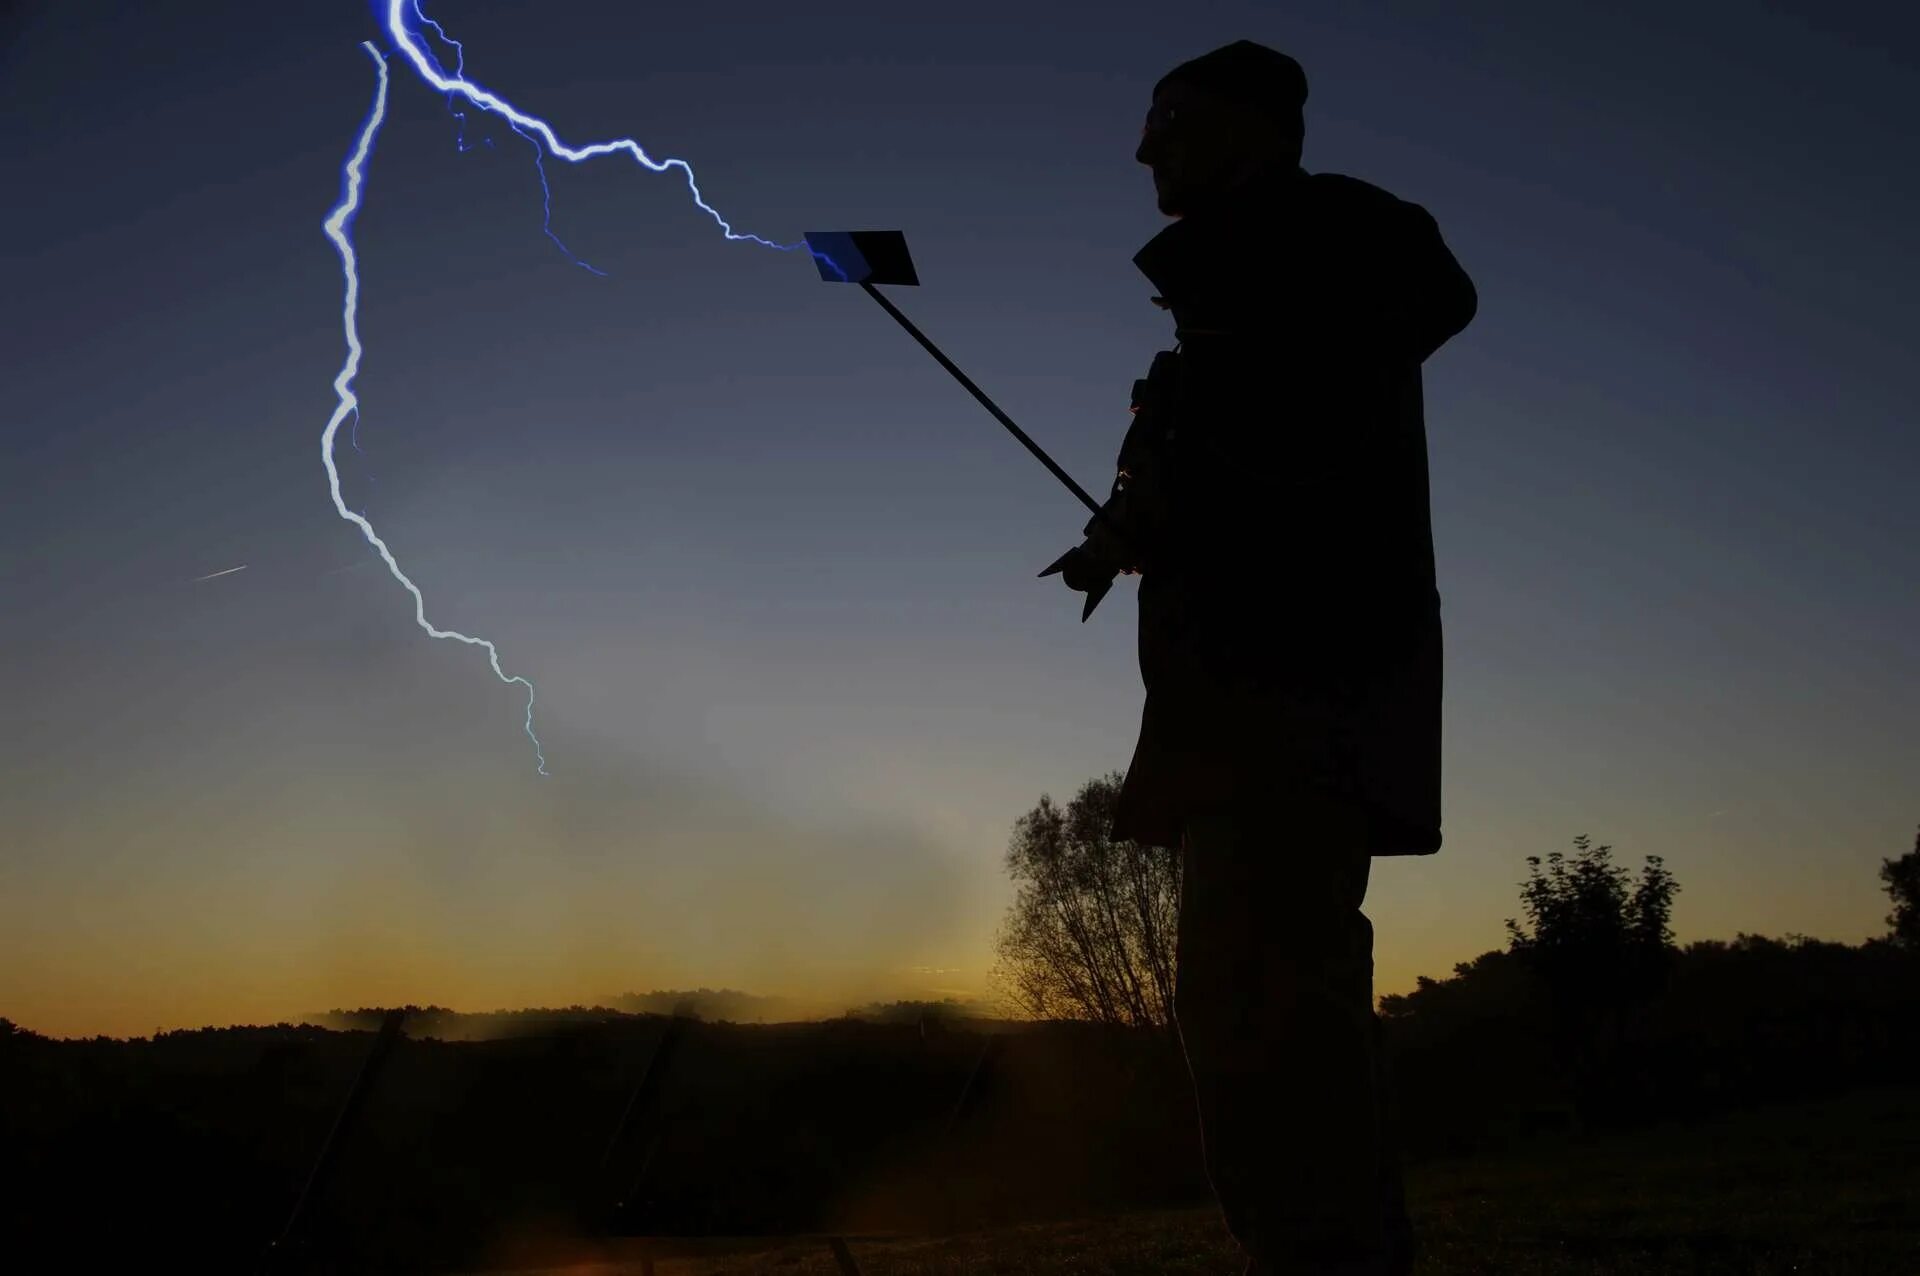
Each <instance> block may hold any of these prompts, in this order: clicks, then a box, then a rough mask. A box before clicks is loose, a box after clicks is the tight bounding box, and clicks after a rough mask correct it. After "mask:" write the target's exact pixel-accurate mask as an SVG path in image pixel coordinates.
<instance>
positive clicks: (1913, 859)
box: [1880, 833, 1920, 949]
mask: <svg viewBox="0 0 1920 1276" xmlns="http://www.w3.org/2000/svg"><path fill="white" fill-rule="evenodd" d="M1880 880H1881V881H1882V882H1883V883H1885V884H1886V889H1887V895H1888V897H1889V898H1891V899H1892V900H1893V911H1892V912H1891V913H1888V914H1887V925H1888V926H1890V927H1892V928H1893V935H1892V938H1893V942H1894V943H1896V944H1901V945H1903V946H1905V947H1908V948H1914V949H1920V833H1915V834H1914V835H1913V849H1912V850H1910V851H1908V852H1907V853H1906V854H1905V855H1902V856H1901V857H1900V858H1899V859H1897V860H1882V861H1880Z"/></svg>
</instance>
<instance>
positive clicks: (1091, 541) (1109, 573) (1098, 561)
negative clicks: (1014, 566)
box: [1040, 518, 1135, 624]
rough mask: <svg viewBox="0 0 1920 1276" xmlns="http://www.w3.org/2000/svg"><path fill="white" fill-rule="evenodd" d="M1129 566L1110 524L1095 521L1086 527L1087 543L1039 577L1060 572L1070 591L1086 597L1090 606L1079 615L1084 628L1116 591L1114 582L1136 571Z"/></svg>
mask: <svg viewBox="0 0 1920 1276" xmlns="http://www.w3.org/2000/svg"><path fill="white" fill-rule="evenodd" d="M1130 562H1131V558H1130V556H1129V555H1128V553H1127V552H1126V550H1125V549H1124V548H1122V546H1121V543H1120V539H1119V537H1118V536H1116V535H1115V534H1114V532H1113V529H1112V527H1111V526H1110V525H1109V523H1108V520H1107V519H1106V518H1095V519H1094V520H1093V521H1092V522H1091V523H1089V524H1087V539H1086V540H1084V541H1082V542H1080V543H1079V544H1078V545H1075V546H1074V547H1073V548H1072V549H1070V550H1068V551H1067V552H1066V553H1064V554H1062V555H1060V557H1058V558H1056V559H1054V560H1053V562H1052V564H1051V565H1049V566H1048V567H1047V569H1046V570H1045V571H1043V572H1041V573H1040V574H1041V575H1042V576H1051V575H1053V574H1054V573H1055V572H1058V573H1059V574H1060V579H1061V580H1063V581H1065V582H1066V585H1067V588H1068V589H1071V590H1073V591H1074V592H1075V593H1081V594H1085V595H1086V596H1087V605H1086V606H1085V607H1083V608H1082V609H1081V611H1080V620H1081V623H1083V624H1084V623H1085V622H1086V619H1087V617H1089V616H1091V615H1093V609H1094V608H1095V607H1098V606H1099V605H1100V600H1101V599H1102V598H1105V597H1106V596H1107V591H1108V590H1109V589H1112V588H1113V578H1114V577H1115V576H1118V575H1119V574H1120V573H1121V572H1126V573H1128V574H1129V575H1131V574H1132V572H1133V571H1134V570H1135V569H1134V568H1133V567H1132V566H1130Z"/></svg>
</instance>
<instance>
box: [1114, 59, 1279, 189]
mask: <svg viewBox="0 0 1920 1276" xmlns="http://www.w3.org/2000/svg"><path fill="white" fill-rule="evenodd" d="M1306 100H1307V75H1306V72H1304V71H1302V70H1301V69H1300V64H1299V63H1298V62H1295V61H1294V60H1293V59H1292V58H1290V57H1288V56H1287V55H1286V54H1284V53H1281V52H1279V51H1277V50H1274V49H1269V48H1267V47H1266V46H1265V45H1263V44H1255V43H1254V42H1253V41H1251V40H1237V41H1235V42H1234V43H1232V44H1229V45H1225V46H1223V47H1221V48H1218V49H1215V50H1214V51H1213V52H1212V53H1207V54H1203V55H1201V56H1200V57H1197V58H1195V59H1193V61H1191V62H1183V63H1181V64H1180V65H1179V66H1177V67H1175V68H1173V70H1171V71H1169V72H1167V74H1166V75H1165V76H1164V77H1163V78H1162V79H1161V81H1160V83H1159V84H1157V85H1155V86H1154V89H1153V107H1152V109H1151V110H1149V111H1148V112H1147V122H1146V126H1145V128H1144V129H1143V130H1142V132H1141V135H1140V149H1139V150H1137V151H1135V152H1134V158H1135V159H1137V160H1139V161H1140V162H1141V163H1142V164H1145V165H1147V166H1149V167H1150V168H1152V169H1153V189H1154V193H1155V195H1156V196H1158V198H1159V202H1160V211H1161V212H1163V213H1166V214H1167V215H1168V216H1170V217H1184V216H1185V215H1186V214H1188V213H1191V212H1193V211H1194V210H1195V209H1197V208H1200V207H1202V206H1204V205H1206V204H1208V203H1210V202H1212V201H1213V200H1215V199H1217V198H1219V197H1220V196H1221V195H1224V194H1225V193H1226V192H1227V191H1229V190H1231V189H1232V188H1233V187H1234V186H1236V185H1237V184H1239V182H1240V181H1241V180H1243V179H1244V178H1246V177H1247V176H1248V175H1249V174H1251V173H1253V172H1254V171H1256V170H1258V169H1261V168H1264V167H1266V166H1267V165H1269V164H1272V163H1287V164H1297V163H1299V161H1300V141H1301V138H1302V136H1303V134H1304V132H1305V129H1304V126H1303V124H1302V121H1301V116H1300V110H1301V107H1302V106H1303V105H1304V104H1305V103H1306Z"/></svg>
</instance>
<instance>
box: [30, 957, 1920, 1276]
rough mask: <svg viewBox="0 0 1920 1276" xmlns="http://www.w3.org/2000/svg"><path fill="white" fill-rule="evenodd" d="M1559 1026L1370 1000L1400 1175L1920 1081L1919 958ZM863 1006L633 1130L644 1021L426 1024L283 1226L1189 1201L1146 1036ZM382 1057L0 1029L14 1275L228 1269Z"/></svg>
mask: <svg viewBox="0 0 1920 1276" xmlns="http://www.w3.org/2000/svg"><path fill="white" fill-rule="evenodd" d="M1553 1009H1554V1008H1553V1005H1552V1003H1551V999H1550V997H1549V996H1548V994H1547V991H1546V989H1545V987H1544V986H1543V985H1542V984H1541V983H1540V982H1539V981H1538V980H1537V979H1536V978H1535V977H1534V976H1533V975H1532V974H1531V973H1530V972H1529V971H1528V969H1527V967H1526V966H1525V965H1524V963H1523V962H1521V961H1520V960H1519V959H1517V958H1516V957H1514V956H1513V955H1511V954H1508V953H1500V952H1493V953H1487V954H1483V955H1482V956H1480V957H1478V958H1476V959H1474V960H1473V961H1471V962H1464V963H1461V965H1460V966H1458V967H1457V968H1456V971H1455V973H1454V975H1453V976H1451V977H1450V978H1448V979H1444V980H1423V981H1421V984H1420V986H1419V988H1418V989H1417V990H1416V991H1414V992H1413V993H1410V994H1407V995H1406V996H1403V997H1389V998H1385V999H1383V1004H1382V1018H1383V1021H1384V1025H1385V1031H1386V1035H1387V1041H1388V1045H1389V1049H1390V1052H1391V1055H1392V1059H1393V1067H1394V1071H1395V1075H1396V1081H1397V1090H1398V1094H1399V1097H1400V1103H1401V1108H1402V1128H1403V1132H1404V1139H1405V1143H1406V1145H1407V1149H1408V1153H1409V1159H1410V1160H1412V1161H1414V1162H1415V1163H1419V1162H1421V1161H1425V1160H1431V1159H1433V1158H1435V1157H1446V1156H1454V1155H1461V1154H1467V1153H1482V1152H1490V1151H1497V1150H1499V1149H1501V1148H1503V1147H1519V1146H1526V1145H1530V1144H1532V1143H1534V1142H1536V1141H1538V1140H1540V1139H1548V1140H1555V1139H1562V1138H1566V1137H1570V1136H1584V1135H1585V1134H1586V1133H1588V1132H1591V1131H1595V1130H1601V1129H1609V1128H1631V1127H1646V1126H1651V1125H1655V1124H1659V1123H1663V1122H1666V1123H1672V1122H1688V1121H1693V1120H1695V1119H1697V1118H1699V1117H1701V1116H1704V1115H1707V1114H1712V1113H1718V1112H1723V1111H1726V1110H1729V1109H1735V1108H1741V1107H1751V1106H1755V1105H1758V1104H1762V1103H1770V1102H1774V1101H1777V1100H1782V1099H1790V1098H1808V1097H1813V1096H1816V1095H1822V1094H1837V1093H1841V1092H1845V1091H1850V1090H1853V1089H1856V1088H1858V1087H1860V1086H1863V1085H1870V1084H1883V1083H1894V1084H1912V1081H1913V1060H1914V1059H1915V1058H1916V1057H1920V957H1917V956H1916V954H1914V953H1912V952H1910V951H1906V950H1902V949H1899V948H1896V947H1894V946H1892V945H1889V944H1885V943H1877V942H1876V943H1868V944H1864V945H1860V946H1857V947H1854V946H1848V945H1843V944H1831V943H1822V942H1819V941H1814V940H1807V939H1802V938H1798V937H1795V938H1790V939H1788V940H1786V941H1779V940H1772V939H1766V938H1763V937H1759V936H1753V935H1741V936H1739V937H1737V938H1736V939H1735V940H1733V941H1732V942H1730V943H1729V942H1718V941H1714V942H1702V943H1695V944H1691V945H1688V946H1687V947H1686V948H1685V949H1683V950H1681V951H1680V952H1679V953H1678V954H1677V956H1676V960H1675V962H1674V965H1673V971H1672V976H1671V979H1670V981H1669V983H1668V985H1667V987H1666V989H1665V991H1664V993H1662V994H1661V995H1660V996H1659V997H1658V998H1657V999H1656V1000H1654V1001H1653V1002H1651V1003H1648V1004H1646V1005H1644V1006H1642V1007H1640V1008H1639V1009H1637V1010H1634V1011H1631V1012H1629V1013H1625V1014H1623V1015H1621V1016H1619V1017H1618V1018H1617V1019H1615V1020H1613V1021H1611V1022H1606V1023H1602V1024H1600V1025H1599V1027H1598V1029H1597V1030H1596V1031H1594V1032H1593V1033H1592V1034H1590V1035H1589V1036H1587V1037H1584V1038H1581V1039H1578V1040H1574V1041H1572V1042H1571V1043H1569V1042H1568V1041H1565V1040H1561V1039H1557V1038H1556V1036H1555V1031H1554V1025H1555V1017H1554V1014H1553ZM869 1010H870V1011H871V1012H872V1013H871V1014H870V1015H869V1016H868V1017H866V1018H861V1017H851V1016H849V1017H840V1018H835V1019H830V1020H825V1021H822V1022H816V1023H797V1024H757V1025H756V1024H729V1023H696V1024H693V1025H691V1026H690V1027H687V1028H685V1029H684V1036H683V1037H681V1038H680V1039H679V1041H680V1044H679V1046H678V1050H677V1053H676V1054H675V1055H674V1057H673V1059H672V1063H671V1066H670V1067H669V1068H668V1070H667V1072H666V1074H665V1075H664V1077H663V1078H662V1084H661V1085H660V1087H659V1090H658V1094H657V1096H656V1101H655V1102H653V1103H652V1104H644V1103H643V1104H641V1105H640V1113H639V1119H638V1120H637V1121H636V1122H635V1124H634V1125H633V1127H632V1128H631V1129H630V1130H629V1133H628V1136H627V1137H626V1138H624V1139H615V1138H614V1134H615V1131H616V1129H618V1128H619V1127H620V1123H621V1119H622V1114H623V1113H625V1112H626V1111H628V1108H629V1105H630V1102H631V1101H632V1100H633V1098H634V1095H635V1085H636V1082H637V1081H638V1079H639V1077H640V1076H641V1075H642V1073H643V1072H644V1071H645V1069H646V1067H647V1064H648V1060H649V1059H650V1058H652V1057H653V1056H654V1053H655V1051H656V1050H657V1049H658V1048H659V1047H660V1045H661V1043H662V1041H663V1040H664V1039H665V1035H666V1032H667V1029H668V1025H669V1020H667V1019H666V1018H664V1017H662V1016H658V1015H643V1014H627V1013H622V1012H620V1011H618V1010H615V1009H612V1008H585V1007H572V1008H566V1009H562V1010H548V1011H527V1012H517V1013H512V1014H503V1015H493V1016H461V1015H457V1014H455V1013H454V1012H451V1011H445V1010H440V1009H431V1008H430V1009H428V1010H424V1011H421V1012H418V1013H417V1014H416V1015H415V1017H414V1019H413V1022H412V1024H411V1026H410V1027H409V1030H408V1034H407V1035H406V1036H405V1037H403V1038H402V1039H401V1040H399V1042H398V1043H397V1045H396V1046H395V1048H394V1049H393V1051H392V1053H391V1055H390V1056H389V1058H388V1061H387V1064H386V1067H385V1069H384V1071H383V1072H382V1073H381V1074H380V1075H379V1077H378V1080H377V1084H375V1085H374V1087H373V1088H372V1090H371V1092H370V1093H369V1096H368V1100H367V1103H366V1105H365V1108H364V1111H363V1112H362V1114H361V1119H360V1121H359V1123H358V1125H357V1127H356V1128H354V1129H353V1130H352V1131H351V1132H350V1135H349V1136H348V1137H347V1138H346V1140H345V1142H344V1143H343V1144H342V1150H341V1155H340V1158H339V1161H338V1164H337V1166H336V1172H335V1175H334V1177H333V1179H332V1181H331V1183H330V1184H329V1185H328V1186H327V1187H326V1189H325V1190H324V1191H323V1192H322V1193H321V1194H320V1195H319V1196H318V1198H317V1199H315V1201H314V1202H313V1204H312V1208H311V1210H310V1213H309V1217H308V1220H307V1228H306V1229H305V1232H304V1234H305V1235H306V1236H307V1237H308V1238H309V1241H310V1243H311V1244H312V1245H313V1246H314V1247H315V1249H316V1251H317V1252H318V1253H320V1254H321V1255H323V1256H326V1257H328V1258H330V1259H331V1260H333V1261H336V1262H337V1263H338V1264H340V1265H341V1266H342V1267H343V1268H345V1269H349V1270H355V1271H377V1270H382V1269H385V1268H394V1269H410V1270H417V1269H419V1268H420V1267H422V1266H425V1265H432V1264H442V1263H443V1264H460V1263H466V1264H478V1263H481V1262H483V1261H486V1262H495V1261H506V1260H508V1259H513V1258H516V1257H517V1258H530V1257H533V1256H536V1255H539V1254H542V1253H551V1252H552V1251H553V1249H554V1247H556V1246H557V1247H561V1248H564V1246H565V1244H566V1243H567V1238H569V1237H578V1236H580V1235H583V1234H585V1233H586V1232H588V1231H590V1230H592V1229H595V1228H603V1227H606V1226H609V1225H611V1226H617V1227H619V1228H621V1229H627V1230H639V1231H646V1232H650V1233H687V1232H694V1233H699V1232H716V1231H722V1232H755V1231H762V1230H769V1229H772V1230H778V1229H784V1228H791V1229H801V1230H813V1229H820V1228H828V1227H832V1228H848V1229H852V1230H861V1231H864V1230H874V1229H890V1228H903V1229H909V1230H919V1229H924V1228H927V1227H935V1226H939V1225H941V1224H943V1223H946V1222H949V1221H964V1222H967V1223H970V1224H984V1223H990V1222H994V1221H1007V1220H1013V1219H1019V1218H1034V1217H1048V1216H1054V1217H1059V1216H1066V1215H1072V1214H1081V1213H1085V1212H1087V1211H1089V1210H1099V1209H1123V1208H1125V1209H1131V1208H1139V1207H1144V1206H1149V1205H1162V1204H1174V1203H1179V1202H1185V1201H1204V1200H1205V1199H1206V1195H1207V1185H1206V1182H1205V1180H1204V1177H1203V1176H1202V1173H1201V1169H1200V1158H1199V1149H1198V1145H1197V1139H1196V1136H1195V1133H1194V1128H1193V1125H1194V1123H1193V1108H1192V1099H1191V1095H1190V1093H1189V1091H1188V1089H1187V1081H1186V1077H1185V1075H1184V1071H1183V1067H1182V1065H1181V1063H1180V1060H1179V1059H1178V1057H1177V1055H1175V1054H1174V1053H1173V1052H1172V1050H1171V1049H1170V1047H1169V1045H1168V1043H1167V1040H1166V1039H1165V1038H1164V1037H1159V1036H1155V1035H1151V1034H1146V1033H1142V1032H1137V1031H1131V1030H1125V1029H1116V1028H1102V1027H1096V1026H1093V1025H1086V1024H1041V1025H1034V1024H1013V1023H1006V1022H999V1021H988V1020H972V1019H963V1018H955V1017H953V1016H951V1015H947V1014H944V1013H941V1012H940V1011H939V1008H938V1007H935V1008H932V1010H931V1011H930V1010H929V1008H927V1007H919V1006H905V1007H899V1006H896V1007H873V1008H869ZM374 1014H375V1012H368V1011H356V1012H347V1015H346V1018H347V1019H348V1020H350V1021H352V1022H362V1021H365V1020H366V1017H367V1016H369V1015H374ZM481 1024H485V1025H486V1026H487V1027H488V1029H489V1030H488V1031H486V1032H479V1031H477V1028H478V1026H480V1025H481ZM503 1026H504V1027H508V1028H511V1029H512V1030H511V1031H499V1029H501V1028H502V1027H503ZM990 1040H992V1041H995V1042H997V1044H996V1045H995V1047H994V1051H993V1054H992V1058H991V1060H990V1062H989V1064H988V1065H987V1067H986V1068H985V1070H984V1072H983V1073H982V1074H981V1075H982V1078H983V1082H982V1084H981V1086H980V1087H979V1089H978V1091H977V1105H976V1106H975V1107H974V1108H973V1109H972V1110H971V1111H970V1112H969V1113H968V1114H967V1115H966V1117H965V1119H963V1120H959V1121H956V1120H955V1113H956V1099H957V1098H958V1096H959V1094H960V1092H961V1090H962V1087H963V1085H964V1084H965V1083H966V1081H967V1078H968V1077H969V1076H970V1075H972V1074H973V1073H974V1072H975V1069H976V1067H977V1066H978V1065H979V1063H980V1060H981V1058H982V1054H983V1051H984V1050H985V1048H986V1046H987V1043H988V1042H989V1041H990ZM372 1041H373V1034H372V1033H371V1032H368V1031H364V1030H352V1031H336V1030H331V1029H328V1028H324V1027H319V1026H314V1025H302V1026H294V1025H286V1024H282V1025H277V1026H274V1027H247V1028H229V1029H221V1030H213V1029H204V1030H199V1031H192V1032H171V1033H162V1034H159V1035H158V1036H155V1037H153V1038H150V1039H146V1038H137V1039H133V1040H128V1041H117V1040H108V1039H104V1038H98V1039H94V1040H81V1041H54V1040H49V1039H47V1038H44V1037H40V1036H37V1035H35V1034H33V1033H30V1032H24V1031H21V1030H19V1029H17V1028H15V1027H14V1026H13V1025H10V1024H6V1023H5V1022H4V1021H0V1176H4V1178H5V1180H6V1181H7V1182H9V1183H10V1184H13V1185H14V1186H13V1187H12V1188H11V1189H10V1190H9V1191H8V1192H7V1193H5V1194H0V1226H4V1227H5V1229H6V1232H7V1235H8V1236H9V1238H10V1239H9V1244H10V1247H11V1253H12V1254H14V1255H15V1256H18V1257H22V1258H27V1259H33V1258H38V1259H41V1260H42V1263H43V1265H44V1264H47V1263H52V1262H54V1261H66V1262H68V1263H69V1265H71V1264H70V1260H71V1258H72V1256H73V1246H74V1245H75V1243H76V1239H77V1238H84V1244H85V1250H86V1258H87V1263H86V1265H87V1266H89V1267H92V1268H95V1269H99V1268H106V1267H111V1266H116V1265H126V1266H131V1265H134V1264H138V1265H140V1266H143V1267H146V1266H154V1265H156V1264H157V1265H162V1266H164V1265H167V1264H168V1263H169V1262H173V1261H190V1262H191V1263H193V1264H194V1268H195V1270H197V1271H219V1270H226V1269H228V1268H233V1267H244V1266H248V1265H250V1264H251V1263H252V1262H253V1261H254V1260H256V1259H257V1258H258V1256H259V1255H260V1253H261V1251H262V1248H263V1247H264V1246H265V1245H266V1243H267V1241H268V1240H269V1239H271V1238H272V1237H273V1236H275V1235H276V1234H277V1233H278V1231H279V1229H280V1227H281V1225H282V1224H283V1223H284V1221H285V1219H286V1218H287V1215H288V1211H289V1210H290V1208H291V1206H292V1204H293V1201H294V1200H295V1199H296V1197H297V1196H298V1195H299V1192H300V1188H301V1185H302V1184H303V1183H304V1182H305V1181H306V1176H307V1173H308V1170H309V1168H310V1167H311V1165H312V1164H313V1161H314V1157H315V1155H316V1153H317V1152H318V1150H319V1148H320V1146H321V1145H322V1143H323V1142H324V1141H325V1139H326V1136H327V1132H328V1130H329V1129H330V1128H331V1127H332V1125H333V1122H334V1119H335V1115H336V1113H337V1112H338V1110H339V1107H340V1104H341V1100H342V1097H343V1096H344V1095H345V1094H346V1093H347V1090H348V1088H349V1085H350V1083H351V1081H352V1079H353V1077H354V1076H355V1074H356V1073H357V1072H358V1070H359V1069H360V1068H361V1065H362V1062H363V1060H365V1059H366V1058H367V1056H368V1052H369V1047H370V1045H371V1043H372ZM618 1200H625V1201H626V1202H627V1208H626V1209H625V1210H623V1211H614V1210H613V1208H612V1207H613V1203H614V1202H615V1201H618Z"/></svg>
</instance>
